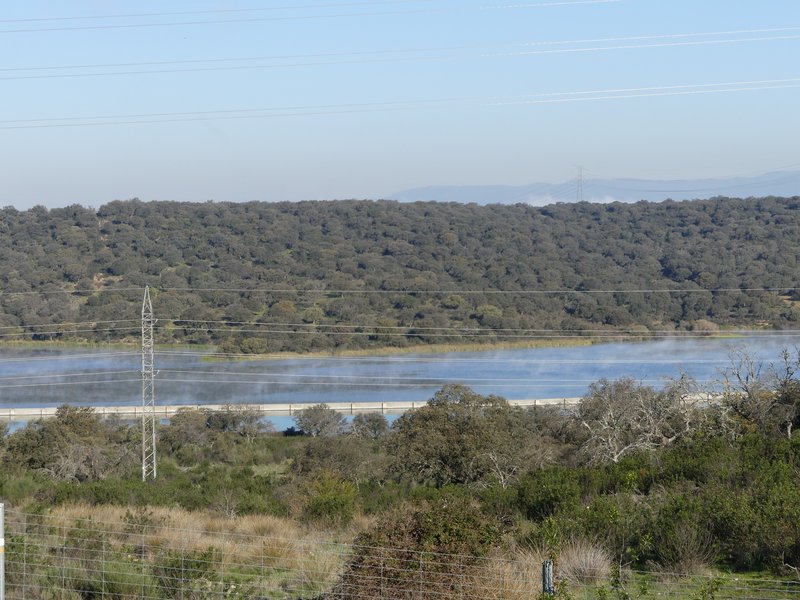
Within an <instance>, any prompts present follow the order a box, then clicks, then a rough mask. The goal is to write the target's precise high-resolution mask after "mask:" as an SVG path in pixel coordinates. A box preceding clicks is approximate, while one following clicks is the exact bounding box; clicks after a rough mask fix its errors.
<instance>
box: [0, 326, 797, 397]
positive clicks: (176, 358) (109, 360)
mask: <svg viewBox="0 0 800 600" xmlns="http://www.w3.org/2000/svg"><path fill="white" fill-rule="evenodd" d="M798 345H800V336H798V335H797V334H792V335H781V334H773V335H752V336H746V337H740V338H736V339H715V338H706V339H698V338H687V339H677V340H675V339H673V340H653V341H647V342H639V343H631V342H624V343H608V344H596V345H592V346H579V347H565V348H538V349H522V350H492V351H486V352H469V353H449V354H414V355H402V356H382V357H366V358H353V357H347V358H341V357H330V358H319V357H314V358H292V359H280V360H252V361H251V360H237V361H209V360H208V357H207V356H206V357H204V356H202V355H200V353H192V352H189V351H185V350H182V351H178V350H176V351H171V350H165V351H157V353H156V367H157V369H158V374H157V379H156V393H157V402H158V403H159V404H223V403H247V404H256V403H271V402H275V403H289V402H291V403H301V402H308V403H317V402H360V401H371V402H375V401H385V402H389V401H393V400H416V401H424V400H427V399H428V398H430V397H431V396H432V395H433V393H434V392H435V391H436V390H437V389H439V388H441V387H442V385H444V384H446V383H463V384H465V385H468V386H470V387H471V388H473V389H474V390H475V391H477V392H479V393H481V394H497V395H500V396H504V397H506V398H509V399H522V398H557V397H559V398H560V397H577V396H582V395H583V394H584V393H585V392H586V390H587V388H588V386H589V385H590V384H591V383H592V382H595V381H597V380H599V379H602V378H607V379H618V378H622V377H630V378H633V379H635V380H637V381H639V382H641V383H644V384H648V385H653V386H655V387H659V386H661V385H663V384H664V382H665V381H666V380H667V379H669V378H677V377H679V376H680V375H681V374H682V373H686V374H688V375H690V376H692V377H694V378H695V379H696V380H697V381H698V382H699V383H701V384H708V385H711V384H713V382H714V381H718V380H719V378H720V373H721V372H722V370H723V369H725V368H726V367H727V366H728V365H729V364H730V354H731V352H733V351H735V350H737V349H745V350H746V351H747V352H749V353H750V354H751V355H752V356H754V357H755V358H757V359H758V360H761V361H764V363H770V362H774V361H777V360H779V356H780V352H781V350H782V349H784V348H790V349H792V348H794V347H796V346H798ZM140 361H141V356H140V354H139V353H138V352H135V351H120V350H83V349H69V350H65V349H37V350H13V349H9V350H2V351H0V404H2V405H4V406H37V407H38V406H55V405H58V404H62V403H65V402H69V403H72V404H81V405H94V406H103V405H108V406H111V405H136V404H139V403H140V402H141V386H140V380H139V368H140Z"/></svg>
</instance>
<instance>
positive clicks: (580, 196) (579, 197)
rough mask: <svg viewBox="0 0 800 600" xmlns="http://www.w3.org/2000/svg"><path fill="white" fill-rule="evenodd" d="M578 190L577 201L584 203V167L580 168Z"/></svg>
mask: <svg viewBox="0 0 800 600" xmlns="http://www.w3.org/2000/svg"><path fill="white" fill-rule="evenodd" d="M577 184H578V189H577V190H576V194H575V195H576V197H577V198H576V199H577V200H578V202H583V167H578V181H577Z"/></svg>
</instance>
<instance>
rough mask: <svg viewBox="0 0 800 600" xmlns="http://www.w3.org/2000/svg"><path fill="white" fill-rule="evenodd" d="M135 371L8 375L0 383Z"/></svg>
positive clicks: (132, 370) (0, 378)
mask: <svg viewBox="0 0 800 600" xmlns="http://www.w3.org/2000/svg"><path fill="white" fill-rule="evenodd" d="M138 372H139V371H138V370H136V369H125V370H122V371H95V372H88V373H87V372H81V373H43V374H41V375H8V376H5V377H0V381H11V380H17V379H55V378H59V377H89V376H92V377H93V376H96V375H121V374H123V373H138Z"/></svg>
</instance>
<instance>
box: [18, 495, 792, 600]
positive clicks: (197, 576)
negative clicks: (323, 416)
mask: <svg viewBox="0 0 800 600" xmlns="http://www.w3.org/2000/svg"><path fill="white" fill-rule="evenodd" d="M150 521H151V519H150V518H149V517H148V515H147V513H144V512H142V513H138V512H137V513H135V514H131V513H128V514H127V515H126V517H125V518H124V519H122V520H121V522H119V523H106V522H98V521H94V520H91V519H86V520H76V519H75V518H71V517H57V516H46V515H38V514H31V513H24V512H18V511H15V510H8V511H7V512H6V519H5V542H6V553H5V567H6V568H5V575H6V581H5V591H6V598H7V599H8V600H21V599H31V600H80V599H103V600H105V599H108V600H112V599H113V600H126V599H134V598H137V599H141V600H145V599H180V600H203V599H229V598H231V599H234V598H235V599H244V598H255V599H264V600H266V599H297V600H300V599H306V600H310V599H318V600H357V599H371V598H375V599H386V600H388V599H392V600H394V599H398V600H428V599H433V598H437V599H439V598H441V599H444V600H456V599H458V600H534V599H538V598H542V596H543V594H542V563H541V561H540V560H539V558H538V557H536V556H534V554H532V553H531V554H529V555H527V556H526V557H523V558H517V559H508V558H500V557H492V556H489V557H474V556H464V555H453V554H439V553H432V552H420V551H414V550H407V549H396V548H373V547H366V546H358V545H352V544H339V543H330V542H325V541H302V540H297V539H289V538H278V537H272V536H262V535H256V534H234V533H228V532H225V531H219V530H209V529H207V528H205V529H204V528H203V527H198V528H197V529H189V528H180V529H179V528H171V527H168V526H165V525H164V524H160V523H152V522H150ZM556 580H557V582H558V580H559V570H558V566H556ZM557 589H558V590H559V592H558V593H559V594H561V596H562V597H569V598H574V599H575V600H584V599H587V600H588V599H590V598H591V599H598V600H602V599H603V598H630V599H631V600H633V599H636V598H681V599H683V598H690V599H694V598H697V599H702V600H711V599H719V600H722V599H727V598H731V599H734V598H735V599H749V600H761V599H763V600H777V599H786V598H800V581H798V580H791V579H784V580H781V579H753V578H747V577H743V576H736V575H720V576H716V577H712V576H687V575H681V574H674V573H646V572H637V571H624V572H622V573H621V575H619V576H613V575H610V572H609V571H608V569H607V568H606V569H604V570H602V573H600V572H594V573H593V572H591V570H584V571H583V572H582V573H581V574H580V575H578V576H576V575H574V574H573V575H572V576H571V577H570V579H569V580H566V579H561V581H560V582H559V583H558V584H557Z"/></svg>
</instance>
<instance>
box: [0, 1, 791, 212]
mask: <svg viewBox="0 0 800 600" xmlns="http://www.w3.org/2000/svg"><path fill="white" fill-rule="evenodd" d="M83 17H92V18H83ZM0 21H2V22H0V56H2V61H0V68H1V69H2V70H1V71H0V98H2V100H0V106H2V108H3V115H4V116H3V117H2V119H0V120H2V121H3V122H2V123H0V140H2V141H0V165H1V166H0V176H1V177H2V182H3V185H2V198H0V205H2V206H5V205H13V206H16V207H18V208H27V207H30V206H33V205H35V204H43V205H45V206H64V205H68V204H72V203H80V204H83V205H85V206H94V207H97V206H100V205H102V204H103V203H105V202H108V201H110V200H114V199H125V198H131V197H139V198H141V199H143V200H156V199H158V200H189V201H205V200H217V201H246V200H266V201H277V200H302V199H332V198H380V197H382V196H387V195H389V194H391V193H393V192H397V191H400V190H403V189H407V188H412V187H418V186H425V185H435V184H455V185H473V184H508V185H522V184H526V183H530V182H534V181H547V182H559V181H565V180H568V179H570V178H573V177H575V173H576V168H577V166H578V165H581V166H582V167H584V169H585V172H586V173H587V175H588V176H591V177H597V178H606V177H638V178H653V179H671V178H676V179H677V178H682V179H687V178H701V177H725V176H733V175H755V174H758V173H761V172H765V171H771V170H775V169H781V168H785V167H788V166H797V165H798V163H800V159H798V150H800V136H799V135H798V132H800V116H798V110H797V106H798V105H800V103H799V102H798V100H800V66H798V60H797V58H798V56H800V2H797V0H764V1H760V2H753V1H752V0H750V1H741V0H619V1H613V0H609V1H603V0H598V1H592V0H550V1H548V0H538V1H537V0H531V1H528V0H512V1H508V0H460V1H447V0H418V1H413V0H396V1H391V0H372V1H370V0H351V1H347V0H299V1H295V2H292V1H290V0H253V1H242V2H211V1H199V0H195V1H177V0H176V1H170V0H159V1H158V2H156V1H153V0H146V1H142V2H137V3H130V2H121V1H117V0H112V1H109V0H103V1H100V0H97V1H88V0H87V1H81V0H76V1H71V2H63V0H60V1H45V0H25V1H24V2H22V1H15V0H12V1H8V2H4V3H2V7H0ZM699 34H702V35H699ZM148 63H149V64H148ZM103 65H108V66H103ZM154 71H159V72H154ZM753 82H758V83H753ZM717 84H726V85H722V86H719V85H717ZM677 86H683V87H677ZM753 88H756V89H753ZM609 90H617V91H609ZM731 90H738V91H731ZM699 92H704V93H699ZM709 92H711V93H709ZM100 117H103V118H100Z"/></svg>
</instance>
